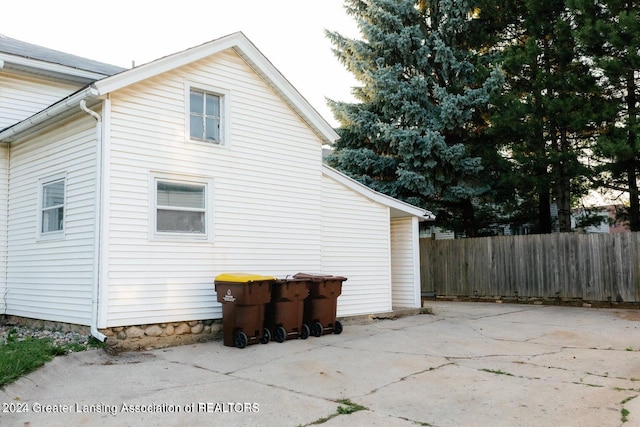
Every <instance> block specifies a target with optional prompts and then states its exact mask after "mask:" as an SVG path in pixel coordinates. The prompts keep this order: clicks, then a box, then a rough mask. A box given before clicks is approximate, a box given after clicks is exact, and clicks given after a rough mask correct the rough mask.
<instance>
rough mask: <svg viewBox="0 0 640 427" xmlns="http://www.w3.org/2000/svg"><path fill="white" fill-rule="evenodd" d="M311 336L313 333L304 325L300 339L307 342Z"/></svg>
mask: <svg viewBox="0 0 640 427" xmlns="http://www.w3.org/2000/svg"><path fill="white" fill-rule="evenodd" d="M310 334H311V331H310V330H309V327H308V326H307V325H302V330H301V331H300V338H302V339H303V340H306V339H307V338H309V335H310Z"/></svg>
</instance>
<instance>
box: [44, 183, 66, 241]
mask: <svg viewBox="0 0 640 427" xmlns="http://www.w3.org/2000/svg"><path fill="white" fill-rule="evenodd" d="M65 187H66V179H65V178H64V177H61V178H50V179H46V180H41V181H40V204H39V205H40V214H39V221H38V222H39V224H38V234H39V235H40V236H41V237H45V236H57V235H60V234H62V233H63V232H64V217H65V212H64V211H65Z"/></svg>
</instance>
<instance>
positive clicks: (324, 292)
mask: <svg viewBox="0 0 640 427" xmlns="http://www.w3.org/2000/svg"><path fill="white" fill-rule="evenodd" d="M293 278H294V279H298V280H307V281H308V283H309V297H308V298H307V299H306V300H305V302H304V324H305V325H306V326H307V327H309V330H310V333H311V335H313V336H314V337H319V336H320V335H324V334H330V333H334V334H340V333H342V323H341V322H340V321H339V320H337V319H336V311H337V305H338V297H339V296H340V294H341V293H342V282H344V281H346V280H347V278H346V277H342V276H332V275H319V274H308V273H298V274H296V275H294V276H293Z"/></svg>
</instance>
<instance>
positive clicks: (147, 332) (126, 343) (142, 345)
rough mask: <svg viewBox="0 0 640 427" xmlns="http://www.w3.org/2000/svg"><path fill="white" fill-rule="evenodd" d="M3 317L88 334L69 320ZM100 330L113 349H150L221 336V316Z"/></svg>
mask: <svg viewBox="0 0 640 427" xmlns="http://www.w3.org/2000/svg"><path fill="white" fill-rule="evenodd" d="M4 321H5V322H7V323H10V324H17V325H26V326H30V327H34V328H42V329H47V330H51V331H59V332H78V333H80V334H82V335H87V336H88V335H91V328H90V327H89V326H83V325H75V324H72V323H64V322H53V321H49V320H39V319H30V318H26V317H19V316H5V317H4ZM99 331H100V332H102V333H103V334H104V335H105V336H106V337H107V340H106V345H107V347H110V348H111V349H113V350H118V351H125V350H150V349H154V348H164V347H171V346H175V345H182V344H193V343H197V342H205V341H212V340H216V339H222V319H215V320H193V321H190V322H173V323H157V324H149V325H134V326H120V327H115V328H106V329H100V330H99Z"/></svg>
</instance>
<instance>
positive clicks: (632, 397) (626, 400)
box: [620, 396, 638, 405]
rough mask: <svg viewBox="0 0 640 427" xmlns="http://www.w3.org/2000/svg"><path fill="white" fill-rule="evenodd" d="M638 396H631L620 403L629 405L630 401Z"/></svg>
mask: <svg viewBox="0 0 640 427" xmlns="http://www.w3.org/2000/svg"><path fill="white" fill-rule="evenodd" d="M636 397H638V396H631V397H627V398H626V399H624V400H623V401H622V402H620V404H621V405H624V404H625V403H627V402H628V401H630V400H633V399H635V398H636Z"/></svg>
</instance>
